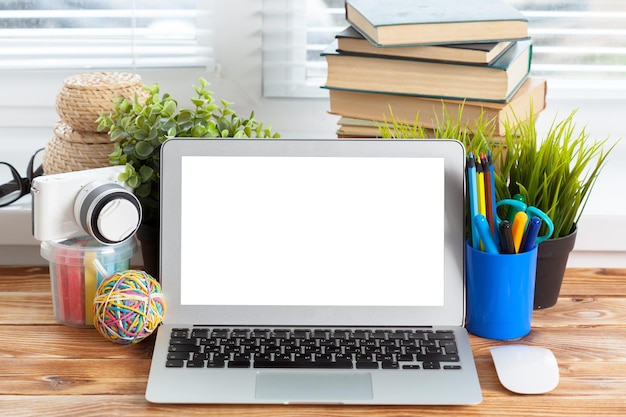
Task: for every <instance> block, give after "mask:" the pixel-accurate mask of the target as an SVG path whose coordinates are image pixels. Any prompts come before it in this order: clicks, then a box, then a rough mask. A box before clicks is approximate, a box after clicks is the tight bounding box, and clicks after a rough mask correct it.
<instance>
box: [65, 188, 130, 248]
mask: <svg viewBox="0 0 626 417" xmlns="http://www.w3.org/2000/svg"><path fill="white" fill-rule="evenodd" d="M74 213H75V216H76V221H77V222H78V223H79V224H80V225H81V227H82V228H83V229H84V230H85V231H86V232H87V233H89V234H90V235H91V236H93V237H94V238H95V239H96V240H98V241H99V242H101V243H104V244H114V243H119V242H123V241H124V240H126V239H128V238H130V237H131V236H133V234H134V233H135V231H136V230H137V228H138V227H139V224H140V223H141V206H140V205H139V200H137V197H135V195H134V194H133V193H131V192H130V191H128V190H127V189H126V188H124V187H122V186H121V185H119V184H116V183H111V182H102V181H94V182H91V183H89V184H87V185H86V186H85V187H83V188H82V189H81V191H80V193H79V194H78V196H77V197H76V202H75V206H74Z"/></svg>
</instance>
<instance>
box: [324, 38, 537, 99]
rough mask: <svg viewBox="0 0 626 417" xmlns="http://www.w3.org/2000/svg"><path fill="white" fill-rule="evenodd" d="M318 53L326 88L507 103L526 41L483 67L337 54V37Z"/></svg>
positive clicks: (521, 71) (521, 76)
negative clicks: (324, 66) (324, 63)
mask: <svg viewBox="0 0 626 417" xmlns="http://www.w3.org/2000/svg"><path fill="white" fill-rule="evenodd" d="M322 55H324V56H325V57H326V61H327V63H328V76H327V79H326V85H325V87H328V88H334V89H343V90H351V91H363V92H377V93H391V94H406V95H416V96H423V97H433V98H445V99H460V100H474V101H477V100H478V101H492V102H508V101H509V99H510V98H511V97H512V96H513V95H514V94H515V92H516V91H517V90H518V89H519V88H520V87H521V85H522V84H523V83H524V81H525V80H526V78H527V77H528V74H529V72H530V63H531V60H532V42H531V41H530V40H524V41H515V42H514V45H513V46H512V47H511V48H509V49H508V50H507V51H506V52H505V53H503V54H502V55H500V56H499V57H498V58H497V59H495V60H494V61H493V62H491V63H490V64H488V65H478V64H469V63H460V62H451V61H447V62H442V61H429V60H421V59H406V58H397V57H389V56H375V55H363V54H352V53H345V52H337V41H335V42H333V43H332V44H331V45H330V46H329V47H328V48H327V49H326V50H325V51H324V52H323V53H322Z"/></svg>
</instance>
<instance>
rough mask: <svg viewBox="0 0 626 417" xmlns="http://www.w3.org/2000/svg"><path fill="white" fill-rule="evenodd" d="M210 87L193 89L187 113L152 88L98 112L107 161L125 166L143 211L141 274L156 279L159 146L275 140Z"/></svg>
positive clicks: (126, 177) (155, 86) (204, 83)
mask: <svg viewBox="0 0 626 417" xmlns="http://www.w3.org/2000/svg"><path fill="white" fill-rule="evenodd" d="M208 86H209V83H208V82H207V81H206V80H205V79H204V78H200V85H198V86H193V88H194V91H195V96H193V97H191V99H190V100H191V106H190V107H189V108H179V105H178V101H177V100H176V99H174V98H173V97H172V96H170V95H169V94H168V93H165V94H161V93H160V89H159V85H158V84H157V83H155V84H153V85H152V86H144V89H145V90H147V92H148V93H149V94H148V96H147V97H142V99H141V100H139V99H138V97H137V96H135V97H134V99H128V98H126V97H119V98H118V99H116V101H115V102H114V103H112V106H111V107H112V111H111V112H110V113H108V114H106V112H102V113H101V114H100V117H99V118H98V120H97V122H98V123H99V126H98V130H100V131H104V130H106V131H108V134H109V136H110V137H111V140H112V141H114V142H115V148H114V151H113V153H111V155H110V156H109V160H110V162H111V163H112V164H113V165H125V171H124V172H123V173H122V174H121V176H120V180H122V181H124V182H125V184H126V185H128V186H130V187H131V188H132V189H133V190H134V193H135V195H136V196H137V198H138V199H139V202H140V203H141V207H142V210H143V220H142V225H141V227H140V229H139V231H138V237H139V240H140V241H141V243H142V253H143V255H144V264H145V265H144V268H145V269H146V271H147V272H149V273H150V274H152V275H153V276H155V277H157V276H158V268H159V267H158V265H159V263H158V254H159V246H158V242H159V229H158V228H159V223H160V215H159V210H160V201H159V190H160V177H159V175H160V174H159V172H160V149H161V144H163V142H165V141H166V140H168V139H170V138H174V137H194V138H278V137H280V134H278V133H272V127H271V125H264V124H263V123H261V122H259V121H257V120H256V119H255V118H254V113H251V114H250V116H249V117H247V118H245V117H240V116H238V115H237V113H236V112H235V111H234V109H233V108H232V104H233V103H230V102H228V101H226V100H220V101H217V100H216V99H215V98H214V97H213V92H212V91H210V90H209V89H208Z"/></svg>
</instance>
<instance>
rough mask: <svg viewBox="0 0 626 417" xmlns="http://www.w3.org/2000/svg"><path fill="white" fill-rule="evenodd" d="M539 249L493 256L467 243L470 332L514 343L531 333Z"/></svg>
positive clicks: (468, 323) (468, 327)
mask: <svg viewBox="0 0 626 417" xmlns="http://www.w3.org/2000/svg"><path fill="white" fill-rule="evenodd" d="M536 269H537V246H535V247H533V248H532V249H531V250H530V251H527V252H521V253H516V254H500V253H489V252H484V251H481V250H480V249H475V248H473V247H472V246H471V245H470V243H469V241H467V242H466V277H467V314H466V317H467V320H466V327H467V330H468V331H469V332H470V333H472V334H474V335H476V336H480V337H485V338H488V339H496V340H512V339H518V338H520V337H523V336H526V335H527V334H528V333H530V329H531V322H532V314H533V300H534V296H535V273H536Z"/></svg>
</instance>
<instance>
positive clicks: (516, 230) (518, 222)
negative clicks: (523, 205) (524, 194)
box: [511, 211, 528, 253]
mask: <svg viewBox="0 0 626 417" xmlns="http://www.w3.org/2000/svg"><path fill="white" fill-rule="evenodd" d="M527 221H528V215H527V214H526V213H525V212H523V211H518V212H517V213H515V219H514V220H513V226H511V233H512V234H513V244H514V245H515V253H520V246H521V244H522V237H523V236H524V230H525V229H526V222H527Z"/></svg>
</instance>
